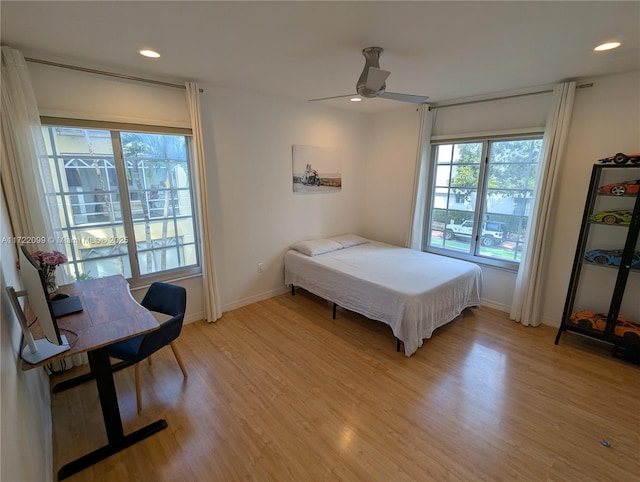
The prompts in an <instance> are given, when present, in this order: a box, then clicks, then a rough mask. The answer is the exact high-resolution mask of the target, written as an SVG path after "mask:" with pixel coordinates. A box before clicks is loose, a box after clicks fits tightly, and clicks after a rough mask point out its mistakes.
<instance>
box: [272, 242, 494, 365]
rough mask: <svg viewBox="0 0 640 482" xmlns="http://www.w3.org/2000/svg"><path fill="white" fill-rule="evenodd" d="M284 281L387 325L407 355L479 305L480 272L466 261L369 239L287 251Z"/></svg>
mask: <svg viewBox="0 0 640 482" xmlns="http://www.w3.org/2000/svg"><path fill="white" fill-rule="evenodd" d="M284 261H285V284H286V285H287V286H289V285H291V284H293V285H294V286H300V287H302V288H304V289H306V290H308V291H310V292H311V293H314V294H316V295H318V296H321V297H322V298H325V299H327V300H329V301H332V302H333V303H336V304H337V305H338V306H341V307H343V308H346V309H348V310H351V311H355V312H357V313H360V314H362V315H364V316H366V317H368V318H371V319H373V320H378V321H382V322H383V323H386V324H387V325H389V326H390V327H391V329H392V330H393V334H394V335H395V336H396V338H398V339H400V340H401V341H402V342H403V343H404V352H405V355H406V356H411V355H412V354H413V353H415V351H416V350H417V349H418V348H419V347H421V346H422V341H423V339H426V338H431V334H432V333H433V331H434V330H435V329H436V328H438V327H440V326H442V325H445V324H446V323H448V322H450V321H452V320H453V319H454V318H456V317H457V316H458V315H459V314H460V313H462V310H464V309H465V308H468V307H470V306H479V305H480V293H481V288H482V272H481V270H480V268H479V267H478V266H477V265H475V264H473V263H469V262H466V261H461V260H457V259H452V258H448V257H445V256H438V255H435V254H430V253H424V252H420V251H415V250H412V249H407V248H400V247H398V246H393V245H389V244H384V243H378V242H374V241H371V242H369V243H366V244H360V245H357V246H352V247H349V248H345V249H339V250H336V251H331V252H327V253H324V254H321V255H318V256H313V257H311V256H306V255H304V254H302V253H300V252H298V251H294V250H289V251H287V253H286V254H285V258H284Z"/></svg>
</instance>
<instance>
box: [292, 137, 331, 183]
mask: <svg viewBox="0 0 640 482" xmlns="http://www.w3.org/2000/svg"><path fill="white" fill-rule="evenodd" d="M292 151H293V156H292V158H293V192H299V193H314V192H335V191H340V190H341V189H342V164H341V162H342V161H341V156H340V150H339V149H336V148H331V147H314V146H296V145H294V146H292Z"/></svg>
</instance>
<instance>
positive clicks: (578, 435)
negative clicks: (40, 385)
mask: <svg viewBox="0 0 640 482" xmlns="http://www.w3.org/2000/svg"><path fill="white" fill-rule="evenodd" d="M555 334H556V330H555V329H554V328H550V327H545V326H541V327H538V328H525V327H522V326H520V325H519V324H517V323H514V322H512V321H509V320H508V319H507V318H506V316H505V315H504V314H503V313H500V312H497V311H494V310H491V309H487V308H480V309H474V310H466V311H465V313H464V315H463V316H462V317H460V318H458V319H457V320H456V321H454V322H453V323H450V324H448V325H447V326H445V327H443V328H441V329H439V330H437V331H436V332H435V333H434V336H433V337H432V338H431V339H430V340H425V342H424V345H423V346H422V348H420V349H419V350H418V351H417V352H416V353H415V354H414V355H413V356H412V357H410V358H407V357H405V356H404V354H403V353H397V352H396V350H395V338H394V337H393V335H392V333H391V330H390V329H389V328H388V327H387V326H386V325H384V324H382V323H378V322H375V321H371V320H368V319H366V318H364V317H362V316H360V315H357V314H354V313H350V312H347V311H343V310H340V309H339V310H338V317H337V319H336V320H332V319H331V305H329V304H328V303H326V302H325V301H323V300H321V299H319V298H317V297H315V296H313V295H311V294H309V293H306V292H304V291H302V290H298V291H297V292H296V295H295V296H291V295H290V294H286V295H281V296H278V297H275V298H271V299H269V300H266V301H263V302H259V303H255V304H253V305H250V306H247V307H244V308H240V309H237V310H234V311H232V312H228V313H225V314H224V316H223V317H222V319H220V320H219V321H218V322H216V323H214V324H207V323H204V322H197V323H192V324H189V325H185V327H184V329H183V332H182V335H181V337H180V338H179V339H178V341H177V343H178V345H179V347H180V349H181V352H182V356H183V359H184V363H185V365H186V368H187V370H188V372H189V378H188V379H186V380H183V377H182V373H181V372H180V368H179V367H178V364H177V363H176V361H175V359H174V358H173V355H172V353H171V350H170V349H168V348H166V349H163V350H162V351H161V352H160V353H158V354H157V355H154V358H153V364H152V365H151V366H149V365H148V364H147V363H143V365H142V366H141V375H142V387H143V390H142V395H143V411H142V413H141V414H140V415H137V413H136V397H135V388H134V380H133V378H134V377H133V375H134V370H133V369H132V368H129V369H126V370H123V371H120V372H118V373H116V375H115V380H116V388H117V391H118V397H119V402H120V409H121V412H122V418H123V423H124V425H125V431H126V432H129V431H132V430H135V429H137V428H139V427H141V426H142V425H144V424H146V423H149V422H151V421H153V420H156V419H158V418H165V419H166V420H167V422H168V424H169V427H168V428H167V429H165V430H163V431H161V432H160V433H158V434H156V435H154V436H152V437H150V438H148V439H146V440H144V441H142V442H141V443H138V444H137V445H134V446H132V447H130V448H128V449H126V450H125V451H123V452H120V453H119V454H116V455H114V456H112V457H110V458H108V459H107V460H105V461H103V462H101V463H99V464H97V465H95V466H93V467H91V468H89V469H87V470H85V471H83V472H81V473H79V474H77V475H75V476H73V477H71V478H69V479H68V480H70V481H85V480H86V481H95V480H103V481H118V482H122V481H133V480H137V481H140V480H144V481H183V480H184V481H186V480H189V481H236V480H257V481H271V480H273V481H322V480H348V481H351V480H353V481H409V480H411V481H430V480H433V481H445V480H462V481H476V480H506V481H511V480H523V481H580V482H584V481H589V480H598V481H606V480H610V481H633V480H636V481H637V480H640V367H638V366H636V365H631V364H629V363H627V362H624V361H621V360H617V359H614V358H611V357H610V356H609V349H608V348H607V346H606V345H601V344H599V343H597V342H595V341H592V340H587V339H585V338H582V337H579V336H576V335H573V334H570V333H565V334H564V335H563V337H562V339H561V341H560V345H558V346H555V345H554V344H553V340H554V337H555ZM74 370H77V369H74ZM52 406H53V409H52V410H53V421H54V427H53V429H54V440H53V444H54V471H55V472H56V473H57V470H58V469H59V468H60V466H61V465H63V464H64V463H66V462H69V461H70V460H72V459H74V458H76V457H78V456H80V455H83V454H84V453H87V452H89V451H90V450H93V449H95V448H97V447H98V446H100V445H102V444H104V443H105V442H106V436H105V433H104V428H103V425H102V417H101V413H100V407H99V402H98V395H97V391H96V388H95V385H94V384H93V383H88V384H85V385H83V386H81V387H77V388H74V389H72V390H69V391H67V392H63V393H60V394H56V395H52ZM603 438H605V439H607V440H608V441H609V442H610V444H611V446H610V447H608V448H607V447H605V446H603V445H602V444H601V440H602V439H603Z"/></svg>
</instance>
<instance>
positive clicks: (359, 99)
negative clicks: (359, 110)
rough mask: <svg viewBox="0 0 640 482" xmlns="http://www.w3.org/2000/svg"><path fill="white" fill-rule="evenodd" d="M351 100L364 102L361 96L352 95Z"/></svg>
mask: <svg viewBox="0 0 640 482" xmlns="http://www.w3.org/2000/svg"><path fill="white" fill-rule="evenodd" d="M349 100H350V101H351V102H362V99H361V98H360V97H351V98H350V99H349Z"/></svg>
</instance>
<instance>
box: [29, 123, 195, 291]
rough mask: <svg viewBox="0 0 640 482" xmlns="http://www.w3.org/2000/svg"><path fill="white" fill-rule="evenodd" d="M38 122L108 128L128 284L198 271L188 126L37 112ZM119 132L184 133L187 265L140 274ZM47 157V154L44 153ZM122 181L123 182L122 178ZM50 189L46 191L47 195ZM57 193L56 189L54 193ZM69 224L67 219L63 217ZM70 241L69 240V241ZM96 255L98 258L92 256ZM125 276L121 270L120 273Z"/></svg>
mask: <svg viewBox="0 0 640 482" xmlns="http://www.w3.org/2000/svg"><path fill="white" fill-rule="evenodd" d="M40 123H41V125H42V127H45V128H47V127H51V128H63V129H64V128H79V129H96V130H104V131H108V132H109V138H110V142H111V145H112V148H113V163H114V170H115V173H116V176H117V179H118V195H119V197H120V204H121V212H122V229H123V230H124V232H125V234H126V236H127V243H126V246H127V260H128V262H129V266H130V270H131V277H130V278H126V279H127V281H128V282H129V283H130V285H131V286H132V288H136V287H142V286H148V285H149V284H151V283H153V282H154V281H177V280H179V279H185V278H191V277H197V276H201V275H202V250H201V239H200V231H199V228H200V223H199V220H198V216H199V214H198V213H199V212H200V206H199V200H198V197H197V194H196V193H197V189H196V184H195V183H194V165H193V161H192V158H191V153H192V149H191V143H192V141H193V133H192V130H191V129H190V128H184V127H167V126H156V125H147V124H132V123H122V122H110V121H96V120H86V119H71V118H61V117H50V116H41V117H40ZM122 132H140V133H149V134H161V135H177V136H185V149H186V151H187V163H188V166H189V193H190V200H191V212H192V215H191V218H192V220H193V236H194V248H195V254H196V264H195V265H189V266H187V267H178V268H171V269H165V270H163V271H156V272H153V273H150V274H140V268H139V260H138V252H139V248H138V247H137V245H136V239H135V236H134V230H135V222H134V216H133V212H132V210H131V209H132V208H131V202H130V192H129V186H128V184H127V182H126V178H127V174H126V163H125V159H124V152H123V150H122V142H121V137H120V134H121V133H122ZM47 157H49V155H48V154H47ZM123 181H124V182H123ZM50 195H51V193H47V197H49V196H50ZM55 196H58V193H55ZM68 214H69V213H68V212H67V211H66V209H65V216H68ZM66 223H67V224H69V220H68V219H67V220H66ZM61 230H62V232H63V233H64V235H63V236H64V237H65V238H66V236H67V235H68V234H70V232H72V231H73V229H72V228H71V227H62V228H61ZM72 244H73V243H72ZM96 259H100V258H96ZM122 275H123V276H125V274H124V273H122Z"/></svg>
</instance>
